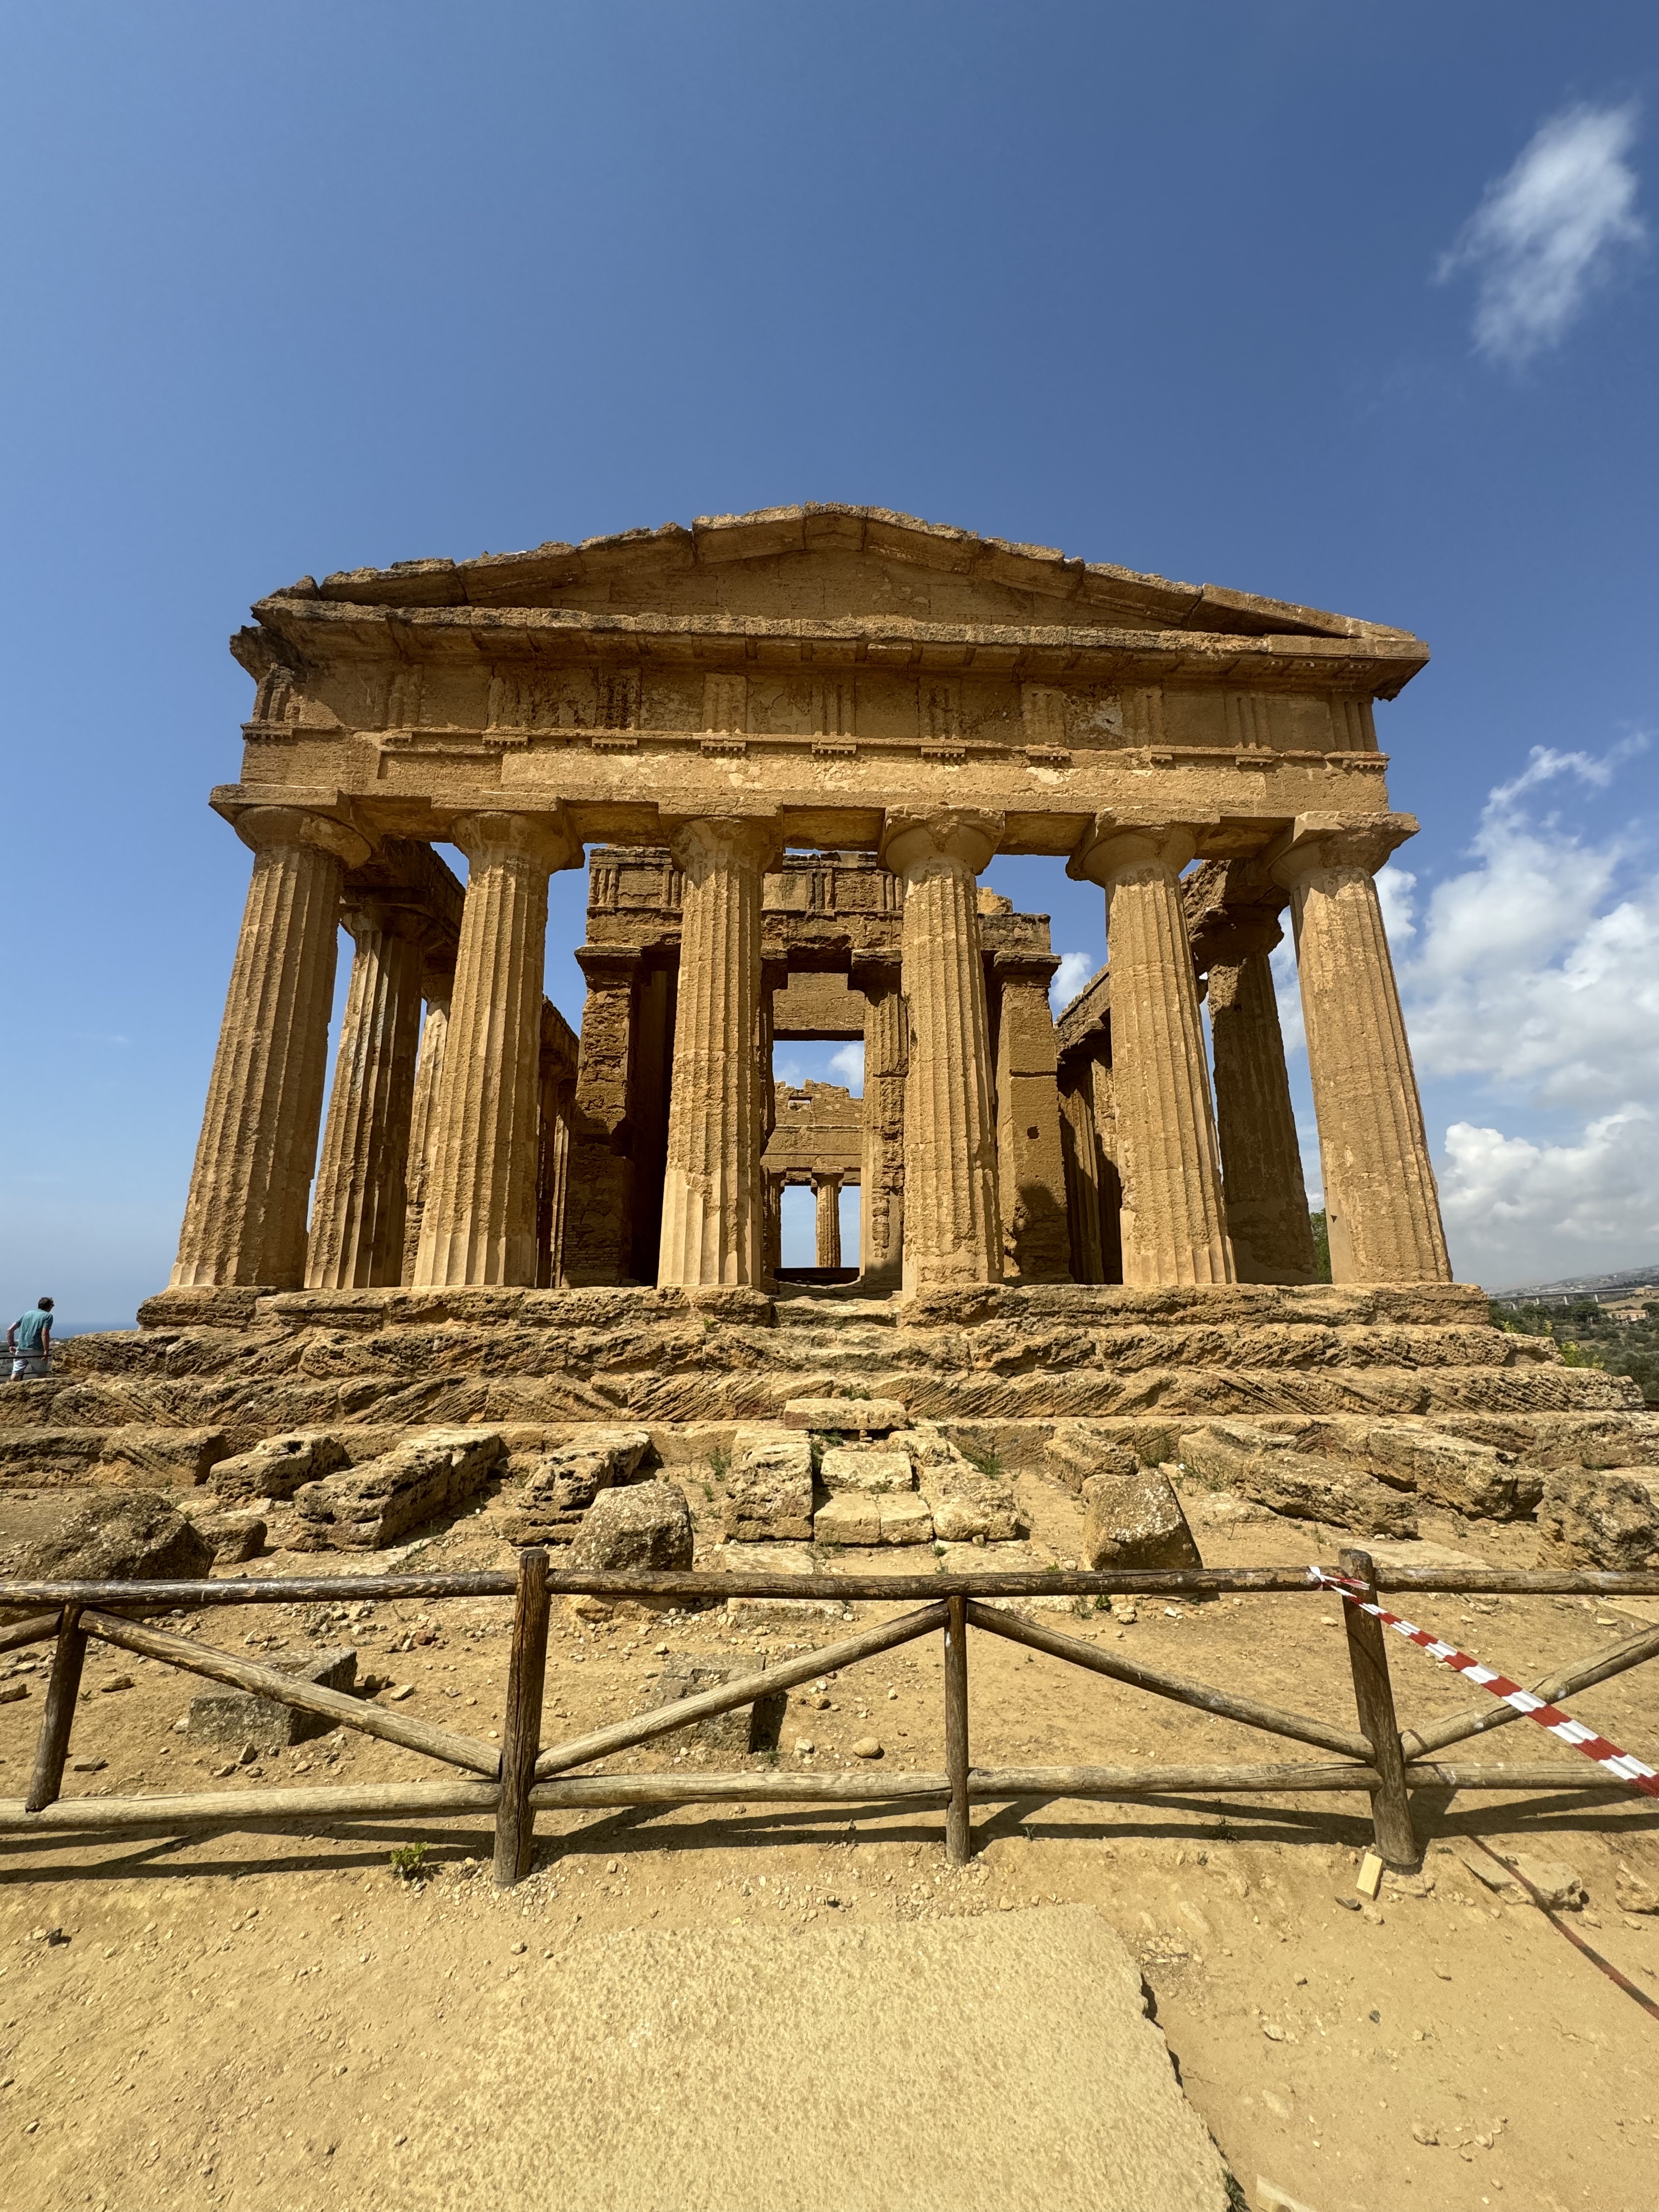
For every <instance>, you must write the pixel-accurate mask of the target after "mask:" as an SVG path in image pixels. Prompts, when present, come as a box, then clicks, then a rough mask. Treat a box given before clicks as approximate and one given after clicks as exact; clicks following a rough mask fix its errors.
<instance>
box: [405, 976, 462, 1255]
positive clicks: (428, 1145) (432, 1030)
mask: <svg viewBox="0 0 1659 2212" xmlns="http://www.w3.org/2000/svg"><path fill="white" fill-rule="evenodd" d="M454 988H455V963H454V962H453V960H448V961H446V962H444V963H442V964H441V965H439V964H437V963H430V962H429V963H428V966H427V969H426V974H425V976H424V978H423V980H422V990H423V992H424V994H425V997H426V1019H425V1022H424V1023H423V1024H422V1029H421V1046H420V1052H419V1055H418V1057H417V1058H416V1062H415V1097H414V1103H413V1104H412V1106H411V1108H410V1116H409V1157H408V1160H407V1163H406V1164H405V1166H404V1200H405V1203H404V1261H403V1279H404V1282H405V1283H412V1282H413V1281H414V1279H415V1262H416V1258H417V1257H418V1256H419V1253H420V1249H421V1217H422V1214H423V1213H424V1212H425V1211H426V1186H427V1180H428V1175H429V1172H430V1170H431V1166H432V1138H433V1133H434V1131H435V1128H436V1126H437V1112H438V1085H439V1084H440V1082H441V1079H442V1076H443V1072H444V1049H445V1047H446V1045H447V1042H448V1039H449V1001H450V997H451V994H453V991H454Z"/></svg>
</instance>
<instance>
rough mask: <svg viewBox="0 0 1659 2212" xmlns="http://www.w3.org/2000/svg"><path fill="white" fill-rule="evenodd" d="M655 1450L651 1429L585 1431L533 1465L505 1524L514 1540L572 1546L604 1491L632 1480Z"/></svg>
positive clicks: (536, 1459) (517, 1541)
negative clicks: (584, 1518)
mask: <svg viewBox="0 0 1659 2212" xmlns="http://www.w3.org/2000/svg"><path fill="white" fill-rule="evenodd" d="M650 1451H651V1431H649V1429H626V1428H606V1427H604V1426H595V1427H593V1428H591V1429H589V1430H587V1431H586V1432H585V1433H584V1434H583V1435H582V1436H581V1437H578V1438H577V1439H576V1441H575V1442H574V1443H568V1444H561V1445H559V1446H558V1447H557V1448H556V1449H555V1450H553V1451H549V1452H543V1453H541V1454H539V1455H537V1457H535V1458H534V1459H533V1460H532V1462H531V1465H530V1468H529V1471H528V1473H527V1474H526V1476H525V1479H524V1481H523V1482H522V1484H521V1485H520V1487H519V1490H518V1492H516V1494H515V1496H514V1498H513V1503H512V1504H511V1506H510V1507H509V1509H508V1510H507V1514H506V1516H504V1518H503V1520H502V1523H501V1531H502V1534H504V1535H505V1536H506V1538H507V1541H508V1543H510V1544H568V1543H569V1542H570V1541H571V1540H572V1539H573V1538H574V1535H575V1534H576V1531H577V1530H578V1529H579V1528H580V1527H581V1525H582V1517H583V1516H584V1515H585V1514H586V1511H587V1509H588V1508H589V1506H591V1505H592V1503H593V1501H594V1499H595V1498H597V1497H598V1496H599V1492H601V1491H602V1490H611V1489H615V1488H617V1487H619V1486H621V1485H622V1484H623V1483H628V1482H632V1481H633V1480H634V1478H635V1475H636V1474H638V1473H639V1471H640V1468H641V1466H642V1465H643V1464H644V1463H645V1462H646V1460H647V1457H648V1456H649V1455H650Z"/></svg>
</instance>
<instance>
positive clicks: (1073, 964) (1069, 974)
mask: <svg viewBox="0 0 1659 2212" xmlns="http://www.w3.org/2000/svg"><path fill="white" fill-rule="evenodd" d="M1094 972H1095V963H1094V961H1093V959H1092V958H1091V957H1090V955H1089V954H1088V953H1086V952H1062V953H1061V954H1060V965H1059V967H1058V968H1057V969H1055V970H1054V981H1053V982H1052V983H1050V984H1049V986H1048V1003H1049V1005H1050V1006H1053V1008H1054V1012H1056V1013H1057V1014H1061V1013H1064V1012H1065V1011H1066V1007H1067V1006H1070V1005H1071V1003H1072V1001H1073V999H1074V998H1076V996H1077V994H1078V993H1079V991H1080V990H1081V989H1082V988H1083V987H1084V985H1085V983H1086V982H1088V981H1089V980H1090V978H1091V976H1092V975H1093V974H1094Z"/></svg>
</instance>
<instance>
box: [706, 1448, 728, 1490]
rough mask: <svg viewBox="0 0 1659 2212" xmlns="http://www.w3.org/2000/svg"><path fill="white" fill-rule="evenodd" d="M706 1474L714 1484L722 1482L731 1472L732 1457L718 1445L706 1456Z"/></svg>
mask: <svg viewBox="0 0 1659 2212" xmlns="http://www.w3.org/2000/svg"><path fill="white" fill-rule="evenodd" d="M708 1472H709V1474H712V1475H713V1476H714V1480H715V1481H716V1482H724V1481H725V1480H726V1476H727V1475H728V1474H731V1472H732V1455H731V1453H730V1452H729V1451H723V1450H722V1449H720V1445H719V1444H716V1445H715V1447H714V1450H713V1451H711V1452H710V1453H709V1455H708Z"/></svg>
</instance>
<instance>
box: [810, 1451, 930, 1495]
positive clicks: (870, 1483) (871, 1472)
mask: <svg viewBox="0 0 1659 2212" xmlns="http://www.w3.org/2000/svg"><path fill="white" fill-rule="evenodd" d="M818 1480H820V1481H821V1482H822V1483H823V1486H824V1488H825V1489H826V1490H827V1491H828V1492H829V1494H830V1496H831V1497H832V1498H834V1497H836V1496H837V1495H838V1494H839V1493H840V1492H842V1491H844V1490H864V1491H873V1492H898V1491H901V1490H914V1489H915V1486H916V1477H915V1468H913V1467H912V1466H911V1464H910V1455H909V1454H908V1452H906V1451H892V1450H886V1451H884V1450H880V1449H874V1448H872V1447H870V1446H868V1445H858V1444H838V1445H832V1446H831V1447H830V1449H829V1450H828V1451H826V1452H825V1454H824V1455H823V1459H822V1460H821V1461H820V1462H819V1463H818Z"/></svg>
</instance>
